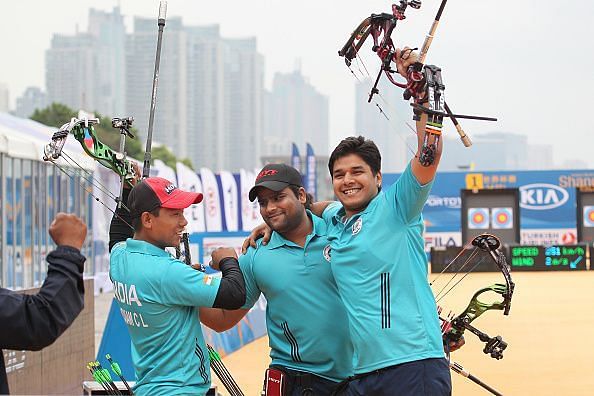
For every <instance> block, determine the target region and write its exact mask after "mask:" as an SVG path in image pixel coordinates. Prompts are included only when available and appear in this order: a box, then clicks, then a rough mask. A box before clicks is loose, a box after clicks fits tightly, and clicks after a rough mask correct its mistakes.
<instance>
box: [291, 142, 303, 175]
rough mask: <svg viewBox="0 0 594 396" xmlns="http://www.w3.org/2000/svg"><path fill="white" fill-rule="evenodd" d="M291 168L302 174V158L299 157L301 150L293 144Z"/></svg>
mask: <svg viewBox="0 0 594 396" xmlns="http://www.w3.org/2000/svg"><path fill="white" fill-rule="evenodd" d="M291 166H292V167H293V168H295V169H297V170H298V171H299V172H300V173H301V157H300V156H299V149H298V148H297V145H296V144H295V143H293V144H292V150H291Z"/></svg>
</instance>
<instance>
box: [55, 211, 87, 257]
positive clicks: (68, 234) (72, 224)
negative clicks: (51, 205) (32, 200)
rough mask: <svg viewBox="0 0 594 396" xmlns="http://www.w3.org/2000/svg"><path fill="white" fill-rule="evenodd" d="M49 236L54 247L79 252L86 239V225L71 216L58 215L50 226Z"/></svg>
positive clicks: (66, 214) (65, 214)
mask: <svg viewBox="0 0 594 396" xmlns="http://www.w3.org/2000/svg"><path fill="white" fill-rule="evenodd" d="M49 234H50V236H51V237H52V239H53V240H54V242H55V243H56V245H58V246H71V247H73V248H76V249H78V250H80V249H81V248H82V246H83V244H84V243H85V238H86V237H87V225H86V224H85V223H84V222H83V221H82V220H81V219H80V218H78V217H77V216H75V215H73V214H68V213H58V214H57V215H56V217H55V219H54V221H52V224H50V227H49Z"/></svg>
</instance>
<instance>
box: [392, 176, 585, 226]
mask: <svg viewBox="0 0 594 396" xmlns="http://www.w3.org/2000/svg"><path fill="white" fill-rule="evenodd" d="M398 176H399V174H385V175H384V177H383V184H384V188H387V187H388V186H389V185H391V184H393V183H394V182H395V181H396V180H397V178H398ZM582 186H584V187H592V186H594V171H589V170H565V171H553V170H551V171H518V172H512V171H501V172H468V173H465V172H438V173H437V176H436V178H435V182H434V185H433V188H432V190H431V195H429V199H428V200H427V204H426V206H425V208H424V210H423V216H424V218H425V226H426V229H427V231H428V232H452V231H460V227H461V211H460V208H461V205H462V199H461V194H460V190H462V189H470V190H472V189H495V188H518V189H519V190H520V227H521V228H522V229H552V228H575V227H576V206H575V205H576V188H578V187H582Z"/></svg>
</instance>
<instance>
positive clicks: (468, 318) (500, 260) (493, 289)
mask: <svg viewBox="0 0 594 396" xmlns="http://www.w3.org/2000/svg"><path fill="white" fill-rule="evenodd" d="M471 244H472V245H473V246H475V247H476V248H478V249H480V250H483V251H485V252H488V253H489V257H491V258H492V259H493V260H494V261H495V263H496V265H497V267H498V268H499V269H500V271H501V273H502V275H503V277H504V279H505V284H503V283H496V284H494V285H491V286H488V287H485V288H482V289H480V290H478V291H477V292H476V293H475V294H474V295H473V296H472V298H471V300H470V303H469V304H468V306H467V307H466V309H465V310H464V311H462V313H460V314H459V315H458V316H456V317H454V318H451V319H450V318H442V317H440V319H441V320H442V322H443V323H442V330H443V332H444V337H445V339H446V341H447V342H457V341H458V340H460V338H461V337H462V336H463V335H464V332H465V330H469V331H470V332H472V333H473V334H475V335H476V336H477V337H478V338H479V339H480V340H481V341H482V342H484V343H485V347H484V348H483V352H484V353H485V354H488V355H490V356H491V357H492V358H494V359H497V360H499V359H501V358H503V351H504V350H505V349H506V348H507V343H506V342H505V341H504V340H503V339H502V337H501V336H495V337H491V336H489V335H488V334H486V333H484V332H482V331H481V330H479V329H477V328H476V327H474V326H472V325H471V323H472V322H473V321H474V320H475V319H477V318H478V317H479V316H481V315H482V314H483V313H485V312H486V311H489V310H500V311H503V314H504V315H509V311H510V308H511V300H512V296H513V292H514V287H515V284H514V282H513V281H512V278H511V272H510V268H509V265H508V264H507V262H506V261H505V256H504V255H503V253H501V252H500V251H499V250H498V248H499V247H500V246H501V241H500V240H499V239H498V238H497V237H496V236H494V235H491V234H481V235H479V236H477V237H476V238H474V239H473V240H472V242H471ZM477 265H478V264H477ZM475 267H476V265H475V266H473V268H472V269H474V268H475ZM458 283H459V282H458ZM454 286H455V285H454ZM450 290H451V288H450ZM448 292H449V290H448ZM486 293H490V294H493V293H494V294H496V295H499V296H501V299H500V300H498V301H495V302H491V303H488V302H484V301H481V299H480V297H481V296H482V295H484V294H486ZM442 297H443V296H442Z"/></svg>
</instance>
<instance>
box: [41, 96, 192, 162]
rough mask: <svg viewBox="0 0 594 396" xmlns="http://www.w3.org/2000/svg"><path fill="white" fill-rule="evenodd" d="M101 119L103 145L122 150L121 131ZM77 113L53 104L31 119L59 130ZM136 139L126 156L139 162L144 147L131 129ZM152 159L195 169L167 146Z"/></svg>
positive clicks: (130, 142)
mask: <svg viewBox="0 0 594 396" xmlns="http://www.w3.org/2000/svg"><path fill="white" fill-rule="evenodd" d="M95 114H96V115H95V117H97V118H98V119H99V124H98V125H95V126H94V128H95V132H96V133H97V136H98V137H99V140H101V141H102V142H103V143H105V144H107V145H108V146H109V147H111V149H112V150H115V151H119V150H120V131H119V129H115V128H113V127H112V126H111V118H110V117H107V116H103V115H101V114H99V113H95ZM76 116H77V112H76V111H74V110H73V109H71V108H70V107H68V106H66V105H64V104H62V103H55V102H54V103H52V104H51V105H49V106H48V107H46V108H44V109H36V110H35V112H34V113H33V115H32V116H31V119H32V120H34V121H37V122H40V123H42V124H44V125H48V126H52V127H56V128H59V127H61V126H62V125H64V124H65V123H67V122H69V121H70V119H71V118H72V117H76ZM130 132H131V133H132V134H133V135H134V137H135V138H134V139H130V138H127V139H126V155H127V156H128V157H132V158H135V159H137V160H139V161H142V160H143V159H144V145H143V144H142V143H141V142H140V140H139V139H138V130H137V129H136V128H134V127H132V128H131V129H130ZM151 159H152V160H155V159H160V160H161V161H163V162H164V163H165V164H166V165H167V166H169V167H171V168H173V169H175V163H176V162H177V161H180V162H182V163H183V164H184V165H186V166H188V167H189V168H190V169H194V168H193V166H192V163H191V162H190V160H189V159H187V158H184V159H178V158H177V157H176V156H175V154H173V153H172V152H171V150H169V149H168V148H167V147H166V146H155V147H153V149H152V154H151Z"/></svg>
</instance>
